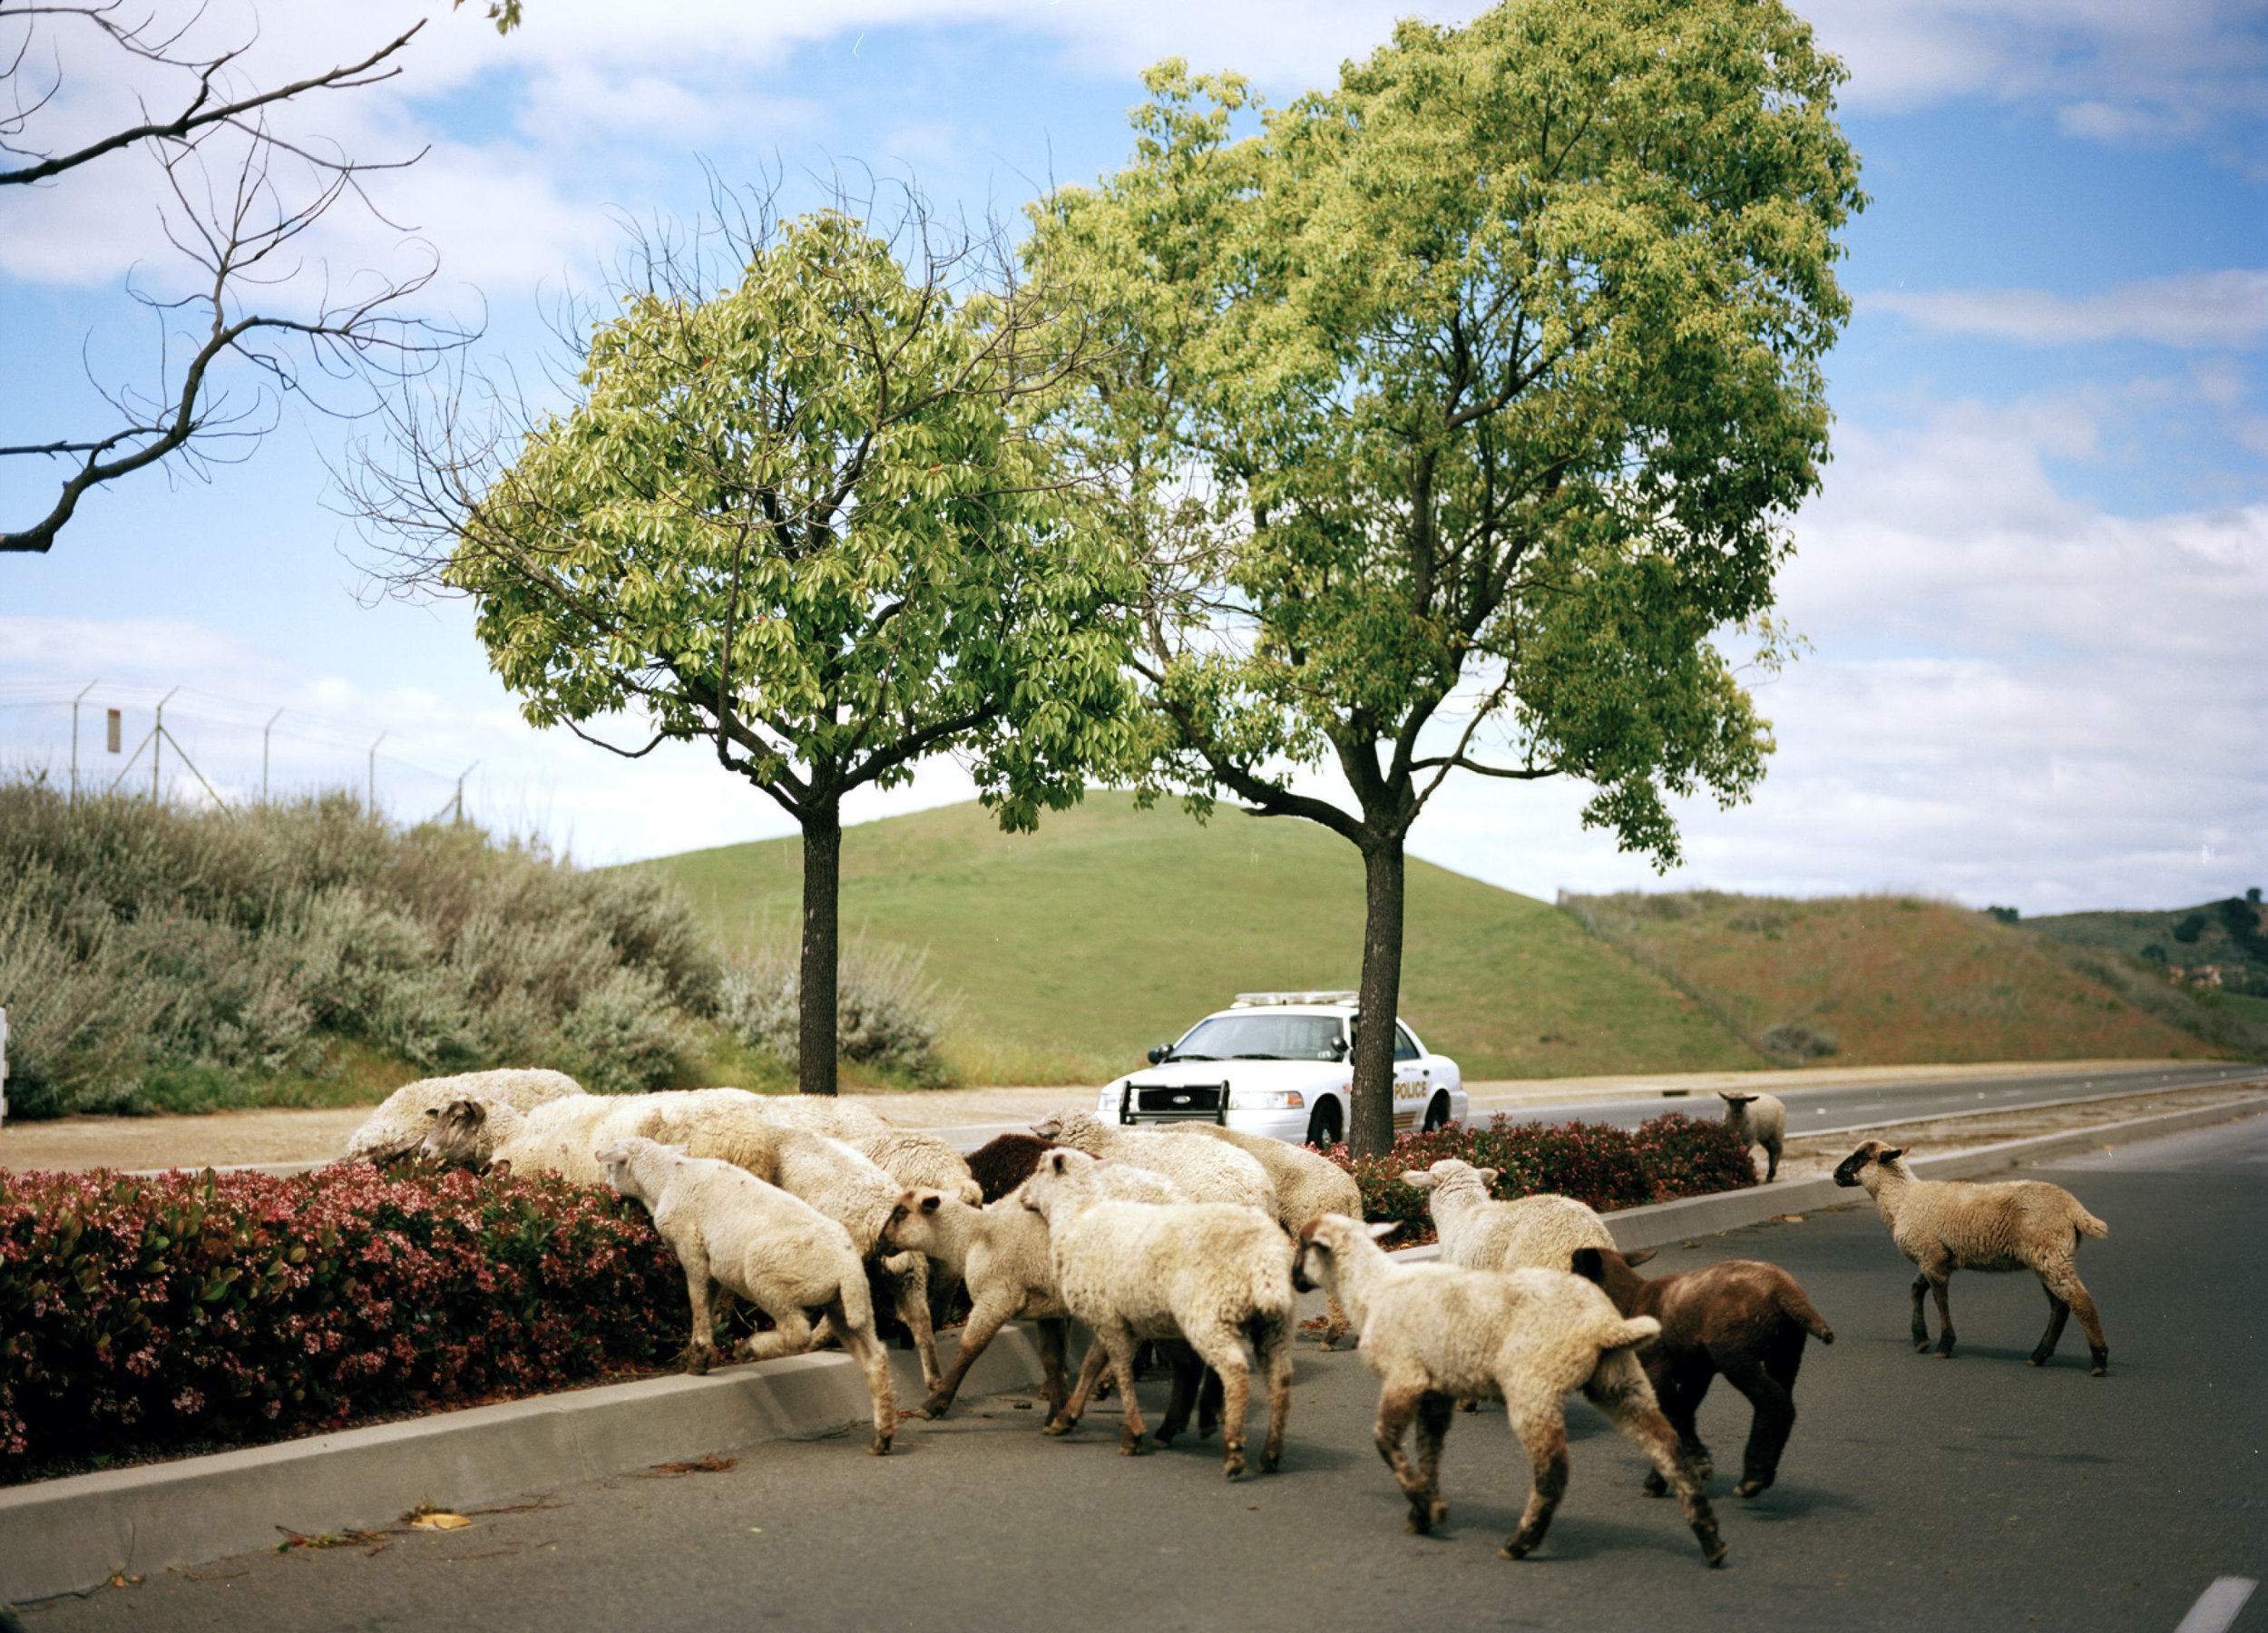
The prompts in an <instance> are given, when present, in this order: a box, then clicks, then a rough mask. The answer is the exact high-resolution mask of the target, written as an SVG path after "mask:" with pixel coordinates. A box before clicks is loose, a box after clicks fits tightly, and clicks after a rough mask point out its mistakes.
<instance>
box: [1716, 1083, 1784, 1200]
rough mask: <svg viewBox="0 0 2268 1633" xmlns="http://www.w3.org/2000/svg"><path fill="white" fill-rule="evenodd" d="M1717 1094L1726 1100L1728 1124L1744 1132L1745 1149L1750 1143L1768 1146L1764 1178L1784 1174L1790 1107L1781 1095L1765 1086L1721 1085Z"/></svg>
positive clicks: (1768, 1181) (1767, 1179) (1726, 1122)
mask: <svg viewBox="0 0 2268 1633" xmlns="http://www.w3.org/2000/svg"><path fill="white" fill-rule="evenodd" d="M1716 1097H1717V1099H1719V1100H1723V1101H1724V1102H1725V1126H1726V1127H1728V1128H1730V1129H1732V1130H1733V1132H1734V1133H1735V1134H1737V1135H1738V1136H1740V1145H1741V1149H1742V1151H1743V1152H1745V1151H1746V1150H1747V1149H1748V1148H1749V1147H1750V1146H1762V1147H1763V1148H1764V1154H1765V1175H1764V1182H1765V1184H1766V1185H1769V1184H1771V1183H1772V1182H1773V1181H1774V1179H1776V1178H1779V1177H1780V1148H1781V1146H1782V1145H1784V1143H1785V1142H1786V1140H1787V1108H1786V1107H1785V1106H1784V1105H1782V1104H1781V1103H1780V1097H1779V1096H1778V1095H1776V1094H1766V1093H1765V1092H1764V1091H1763V1090H1753V1089H1752V1090H1742V1091H1739V1092H1735V1091H1734V1090H1729V1089H1720V1090H1717V1091H1716Z"/></svg>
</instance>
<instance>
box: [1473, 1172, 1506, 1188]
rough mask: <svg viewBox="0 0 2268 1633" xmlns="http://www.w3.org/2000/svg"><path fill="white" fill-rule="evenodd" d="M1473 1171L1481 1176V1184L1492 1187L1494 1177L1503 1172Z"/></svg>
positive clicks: (1494, 1181)
mask: <svg viewBox="0 0 2268 1633" xmlns="http://www.w3.org/2000/svg"><path fill="white" fill-rule="evenodd" d="M1473 1171H1474V1172H1475V1173H1477V1174H1479V1175H1480V1176H1481V1184H1483V1185H1494V1184H1495V1183H1496V1177H1497V1176H1498V1175H1499V1174H1501V1173H1502V1172H1503V1171H1504V1170H1503V1169H1474V1170H1473Z"/></svg>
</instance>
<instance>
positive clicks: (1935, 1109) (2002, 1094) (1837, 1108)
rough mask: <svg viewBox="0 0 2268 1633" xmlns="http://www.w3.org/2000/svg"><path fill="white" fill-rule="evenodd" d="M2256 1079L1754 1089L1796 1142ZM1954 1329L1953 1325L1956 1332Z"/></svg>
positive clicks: (1527, 1117)
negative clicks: (1777, 1108)
mask: <svg viewBox="0 0 2268 1633" xmlns="http://www.w3.org/2000/svg"><path fill="white" fill-rule="evenodd" d="M2259 1075H2260V1068H2259V1067H2258V1066H2254V1065H2240V1066H2231V1065H2225V1064H2220V1063H2214V1064H2206V1065H2197V1066H2175V1067H2165V1066H2148V1067H2141V1068H2126V1069H2119V1068H2113V1069H2111V1070H2108V1071H2104V1070H2102V1069H2099V1068H2097V1069H2096V1070H2093V1071H2084V1072H2077V1071H2073V1072H2059V1071H2048V1072H2043V1073H2041V1074H2039V1075H2038V1076H2029V1075H2028V1076H2024V1077H2020V1078H2009V1077H1984V1078H1972V1079H1961V1078H1951V1079H1922V1080H1919V1081H1912V1082H1903V1083H1858V1084H1835V1085H1832V1086H1823V1087H1820V1088H1794V1087H1787V1088H1782V1087H1780V1086H1778V1085H1775V1084H1773V1083H1770V1082H1760V1083H1759V1085H1758V1086H1759V1087H1762V1088H1766V1089H1770V1090H1772V1092H1773V1093H1774V1094H1776V1095H1778V1096H1779V1098H1780V1099H1781V1100H1783V1101H1784V1102H1785V1104H1786V1106H1787V1113H1788V1116H1787V1131H1788V1133H1789V1135H1790V1136H1791V1137H1801V1136H1804V1135H1811V1134H1839V1133H1842V1132H1843V1131H1844V1130H1846V1129H1868V1128H1875V1127H1878V1126H1880V1125H1881V1124H1882V1123H1884V1122H1887V1121H1903V1120H1915V1119H1920V1118H1925V1117H1943V1116H1946V1115H1948V1114H1949V1113H1951V1112H1957V1111H2005V1110H2010V1109H2012V1108H2014V1107H2019V1106H2037V1105H2043V1104H2046V1103H2048V1102H2049V1101H2053V1100H2078V1099H2083V1098H2086V1097H2088V1096H2095V1095H2120V1094H2146V1093H2149V1092H2150V1091H2151V1090H2175V1089H2194V1088H2198V1087H2200V1086H2203V1085H2204V1084H2209V1083H2219V1082H2234V1081H2239V1080H2242V1079H2245V1078H2257V1077H2258V1076H2259ZM1678 1110H1683V1111H1686V1112H1687V1113H1688V1114H1689V1115H1692V1116H1696V1117H1714V1116H1716V1115H1718V1114H1720V1113H1721V1112H1722V1111H1723V1110H1724V1105H1723V1102H1722V1101H1720V1100H1718V1099H1717V1098H1716V1095H1715V1094H1714V1093H1710V1092H1701V1093H1696V1094H1695V1095H1693V1096H1692V1097H1690V1098H1687V1099H1677V1100H1664V1099H1663V1098H1662V1097H1661V1096H1660V1095H1659V1094H1651V1095H1647V1096H1646V1097H1644V1098H1643V1099H1632V1100H1593V1101H1589V1102H1581V1101H1569V1102H1568V1103H1566V1104H1564V1105H1540V1106H1539V1105H1523V1106H1520V1107H1519V1108H1518V1109H1517V1110H1510V1111H1509V1112H1508V1113H1507V1115H1508V1116H1510V1117H1511V1118H1512V1119H1513V1120H1515V1121H1520V1122H1565V1121H1567V1120H1569V1119H1570V1118H1573V1119H1579V1120H1582V1121H1585V1122H1603V1123H1612V1124H1614V1125H1615V1126H1616V1127H1617V1128H1622V1129H1635V1128H1637V1126H1638V1124H1640V1123H1642V1122H1644V1121H1645V1120H1647V1118H1649V1117H1659V1116H1660V1115H1661V1114H1662V1113H1663V1112H1664V1111H1678ZM1485 1114H1486V1113H1485V1111H1484V1110H1481V1109H1476V1110H1475V1111H1474V1113H1473V1117H1474V1120H1475V1121H1479V1120H1481V1118H1482V1117H1483V1116H1484V1115H1485ZM1959 1326H1960V1324H1959V1323H1958V1322H1956V1323H1955V1330H1956V1331H1958V1330H1959Z"/></svg>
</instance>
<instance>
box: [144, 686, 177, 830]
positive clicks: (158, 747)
mask: <svg viewBox="0 0 2268 1633" xmlns="http://www.w3.org/2000/svg"><path fill="white" fill-rule="evenodd" d="M179 690H181V688H180V687H178V686H177V687H175V688H174V689H173V691H170V692H168V693H166V694H165V696H163V697H162V698H160V699H158V723H157V725H156V726H155V727H153V728H152V730H151V738H150V797H151V799H152V801H153V802H154V801H155V800H156V798H157V797H158V761H159V760H160V759H161V758H164V755H165V706H166V705H167V704H168V703H171V701H172V700H173V692H177V691H179Z"/></svg>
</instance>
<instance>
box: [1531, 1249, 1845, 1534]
mask: <svg viewBox="0 0 2268 1633" xmlns="http://www.w3.org/2000/svg"><path fill="white" fill-rule="evenodd" d="M1652 1257H1654V1250H1653V1249H1652V1248H1651V1247H1647V1248H1642V1249H1640V1250H1639V1251H1637V1252H1636V1253H1633V1254H1630V1255H1628V1256H1627V1257H1626V1256H1625V1255H1623V1254H1620V1253H1618V1252H1616V1251H1615V1250H1614V1249H1613V1248H1611V1247H1584V1248H1579V1249H1578V1250H1577V1252H1576V1255H1575V1273H1576V1275H1578V1276H1583V1277H1585V1278H1586V1279H1588V1280H1590V1281H1595V1282H1597V1283H1598V1285H1599V1286H1600V1287H1601V1288H1602V1289H1604V1290H1605V1292H1606V1295H1607V1296H1608V1298H1610V1299H1612V1300H1613V1301H1614V1306H1615V1308H1616V1309H1618V1310H1619V1311H1621V1312H1622V1313H1623V1314H1624V1315H1651V1316H1652V1317H1654V1319H1655V1320H1657V1321H1658V1322H1660V1323H1661V1324H1662V1331H1661V1335H1660V1336H1659V1337H1658V1338H1657V1339H1655V1340H1654V1341H1653V1342H1652V1343H1651V1344H1647V1345H1643V1346H1642V1347H1640V1349H1639V1350H1638V1360H1639V1362H1640V1364H1643V1365H1644V1366H1645V1368H1646V1377H1647V1382H1648V1383H1650V1384H1653V1385H1654V1393H1655V1396H1656V1398H1657V1399H1658V1400H1659V1401H1660V1402H1661V1403H1662V1415H1663V1416H1664V1417H1667V1419H1668V1420H1669V1423H1670V1427H1671V1428H1673V1429H1675V1430H1677V1438H1678V1440H1679V1441H1680V1442H1682V1443H1683V1445H1684V1447H1685V1452H1686V1458H1687V1459H1688V1460H1689V1461H1690V1462H1692V1463H1693V1465H1694V1469H1695V1472H1697V1473H1698V1474H1699V1475H1700V1476H1701V1478H1702V1479H1703V1480H1706V1479H1708V1477H1709V1474H1710V1472H1711V1463H1710V1458H1709V1449H1708V1447H1706V1446H1705V1445H1703V1444H1702V1443H1701V1436H1700V1434H1699V1433H1698V1432H1697V1431H1696V1428H1695V1426H1694V1416H1695V1414H1696V1413H1698V1412H1699V1411H1700V1410H1701V1401H1702V1398H1703V1397H1704V1396H1706V1394H1707V1393H1709V1385H1710V1384H1712V1383H1713V1382H1715V1381H1716V1375H1717V1374H1719V1373H1723V1374H1725V1377H1726V1378H1728V1379H1730V1380H1731V1381H1732V1385H1733V1387H1734V1388H1735V1389H1737V1390H1739V1391H1740V1393H1743V1394H1745V1395H1746V1396H1747V1397H1748V1403H1749V1404H1750V1405H1751V1406H1753V1407H1755V1415H1754V1416H1753V1417H1752V1418H1751V1419H1750V1420H1749V1424H1748V1449H1747V1451H1746V1452H1744V1453H1743V1454H1742V1457H1741V1475H1740V1483H1739V1484H1738V1485H1736V1486H1735V1487H1734V1488H1733V1495H1735V1497H1754V1496H1755V1494H1756V1493H1757V1492H1759V1491H1763V1490H1765V1488H1766V1487H1767V1486H1769V1485H1771V1483H1772V1481H1773V1480H1774V1477H1775V1476H1776V1475H1777V1474H1778V1473H1779V1470H1780V1453H1781V1452H1783V1451H1784V1450H1785V1449H1786V1447H1787V1437H1788V1434H1789V1433H1790V1432H1791V1431H1792V1430H1793V1429H1794V1427H1795V1373H1796V1369H1797V1368H1798V1367H1800V1366H1801V1365H1802V1364H1803V1363H1804V1335H1805V1334H1806V1333H1808V1334H1810V1335H1812V1336H1813V1337H1814V1338H1816V1339H1818V1340H1819V1342H1820V1343H1822V1344H1833V1342H1834V1341H1835V1335H1834V1332H1833V1329H1832V1328H1830V1327H1829V1326H1828V1325H1827V1324H1826V1323H1825V1322H1824V1321H1823V1320H1822V1319H1821V1318H1820V1315H1819V1312H1818V1311H1817V1310H1814V1309H1813V1308H1812V1302H1811V1300H1810V1299H1808V1298H1806V1297H1805V1296H1804V1289H1803V1288H1802V1287H1801V1286H1797V1285H1796V1281H1795V1278H1794V1276H1790V1275H1789V1274H1788V1273H1787V1272H1786V1271H1784V1270H1783V1269H1781V1268H1780V1267H1779V1266H1777V1265H1766V1264H1763V1263H1761V1262H1759V1261H1757V1260H1755V1259H1727V1260H1725V1262H1724V1263H1722V1264H1716V1265H1707V1266H1703V1267H1702V1268H1700V1269H1698V1270H1687V1271H1685V1272H1683V1273H1682V1274H1680V1275H1677V1276H1657V1277H1656V1278H1655V1279H1654V1280H1652V1281H1648V1280H1647V1279H1646V1277H1644V1276H1640V1275H1638V1274H1637V1271H1635V1270H1634V1269H1632V1268H1631V1266H1634V1265H1642V1264H1644V1263H1646V1261H1647V1260H1648V1259H1650V1258H1652ZM1668 1489H1669V1488H1668V1487H1667V1485H1666V1484H1665V1483H1664V1482H1663V1480H1662V1477H1661V1475H1660V1474H1659V1473H1657V1472H1654V1471H1653V1470H1650V1469H1649V1470H1648V1471H1647V1476H1646V1490H1647V1494H1648V1495H1650V1496H1655V1497H1659V1496H1661V1495H1662V1494H1663V1493H1664V1492H1665V1491H1667V1490H1668Z"/></svg>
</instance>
